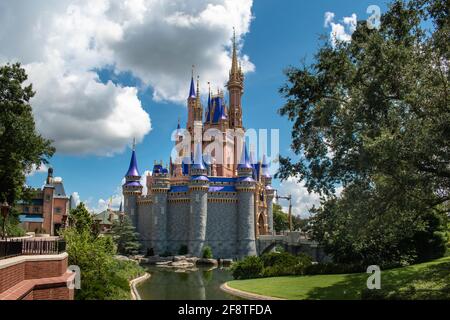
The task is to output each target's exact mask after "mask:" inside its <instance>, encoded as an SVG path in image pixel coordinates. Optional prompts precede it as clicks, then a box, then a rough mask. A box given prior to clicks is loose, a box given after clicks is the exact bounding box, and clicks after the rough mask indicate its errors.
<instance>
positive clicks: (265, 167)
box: [261, 155, 270, 177]
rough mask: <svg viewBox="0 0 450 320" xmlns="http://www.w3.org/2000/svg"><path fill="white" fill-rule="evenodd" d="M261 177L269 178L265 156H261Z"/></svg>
mask: <svg viewBox="0 0 450 320" xmlns="http://www.w3.org/2000/svg"><path fill="white" fill-rule="evenodd" d="M261 167H262V175H263V176H264V177H270V173H269V164H268V163H267V157H266V155H263V161H262V165H261Z"/></svg>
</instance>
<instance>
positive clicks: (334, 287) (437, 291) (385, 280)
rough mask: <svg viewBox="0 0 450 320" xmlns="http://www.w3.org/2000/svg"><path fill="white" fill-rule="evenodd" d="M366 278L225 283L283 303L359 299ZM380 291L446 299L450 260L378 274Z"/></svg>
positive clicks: (291, 278) (449, 290)
mask: <svg viewBox="0 0 450 320" xmlns="http://www.w3.org/2000/svg"><path fill="white" fill-rule="evenodd" d="M367 278H368V274H365V273H357V274H337V275H314V276H287V277H274V278H261V279H249V280H234V281H230V282H228V283H227V285H228V286H229V287H231V288H234V289H238V290H242V291H247V292H251V293H255V294H259V295H264V296H272V297H277V298H283V299H291V300H303V299H325V300H327V299H328V300H329V299H339V300H355V299H360V298H361V293H362V291H363V290H364V289H365V288H366V281H367ZM381 289H382V291H383V292H385V293H387V294H396V295H397V296H399V297H400V298H401V299H427V298H428V299H450V257H444V258H441V259H438V260H434V261H430V262H426V263H421V264H416V265H412V266H408V267H403V268H397V269H391V270H386V271H382V273H381Z"/></svg>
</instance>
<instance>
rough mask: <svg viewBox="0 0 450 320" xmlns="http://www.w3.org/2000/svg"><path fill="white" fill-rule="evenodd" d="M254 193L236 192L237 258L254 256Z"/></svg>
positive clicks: (255, 253)
mask: <svg viewBox="0 0 450 320" xmlns="http://www.w3.org/2000/svg"><path fill="white" fill-rule="evenodd" d="M254 212H255V211H254V193H253V192H249V191H239V192H238V216H237V221H236V224H237V226H238V246H239V249H238V257H239V258H244V257H246V256H256V255H257V252H256V236H255V214H254Z"/></svg>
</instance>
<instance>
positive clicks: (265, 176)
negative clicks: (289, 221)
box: [261, 155, 275, 234]
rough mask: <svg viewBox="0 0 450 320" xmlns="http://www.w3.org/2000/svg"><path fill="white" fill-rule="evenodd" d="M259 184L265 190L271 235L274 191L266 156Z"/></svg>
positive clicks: (272, 230) (271, 232)
mask: <svg viewBox="0 0 450 320" xmlns="http://www.w3.org/2000/svg"><path fill="white" fill-rule="evenodd" d="M261 182H262V183H263V184H264V186H265V188H266V204H267V222H268V224H269V233H270V234H273V232H274V229H273V199H274V197H275V189H274V188H272V176H271V175H270V172H269V164H268V163H267V158H266V155H264V156H263V161H262V164H261Z"/></svg>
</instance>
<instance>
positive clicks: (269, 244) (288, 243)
mask: <svg viewBox="0 0 450 320" xmlns="http://www.w3.org/2000/svg"><path fill="white" fill-rule="evenodd" d="M256 243H257V250H258V255H261V254H263V253H266V252H270V251H272V250H274V249H275V248H276V247H277V246H281V247H283V248H284V250H286V251H287V252H289V253H292V254H295V255H297V254H299V253H304V254H307V255H309V256H310V257H311V258H312V260H313V261H317V262H327V261H331V259H330V257H329V256H327V255H326V254H325V252H324V251H323V249H322V247H321V246H320V245H319V243H317V242H316V241H312V240H308V239H306V238H305V237H304V235H303V234H302V233H301V232H298V231H296V232H288V233H286V234H281V235H260V236H259V237H258V238H257V241H256Z"/></svg>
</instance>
